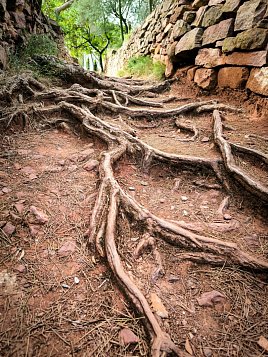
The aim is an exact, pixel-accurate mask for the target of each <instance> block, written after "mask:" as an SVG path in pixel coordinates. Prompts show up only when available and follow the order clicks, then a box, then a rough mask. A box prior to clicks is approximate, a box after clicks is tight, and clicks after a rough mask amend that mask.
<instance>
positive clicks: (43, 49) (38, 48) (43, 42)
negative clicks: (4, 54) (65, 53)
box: [21, 34, 58, 57]
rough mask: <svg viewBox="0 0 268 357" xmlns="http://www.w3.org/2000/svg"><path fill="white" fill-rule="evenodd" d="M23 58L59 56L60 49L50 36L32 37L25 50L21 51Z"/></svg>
mask: <svg viewBox="0 0 268 357" xmlns="http://www.w3.org/2000/svg"><path fill="white" fill-rule="evenodd" d="M21 52H22V53H23V57H31V56H33V55H53V56H56V55H57V54H58V48H57V44H56V42H55V41H53V40H52V39H51V38H50V37H49V36H48V35H44V34H40V35H31V36H30V37H29V39H28V41H27V44H26V46H25V47H24V48H22V49H21Z"/></svg>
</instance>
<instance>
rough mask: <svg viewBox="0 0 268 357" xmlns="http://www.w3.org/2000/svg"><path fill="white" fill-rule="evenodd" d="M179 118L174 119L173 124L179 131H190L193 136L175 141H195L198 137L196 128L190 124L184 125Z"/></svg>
mask: <svg viewBox="0 0 268 357" xmlns="http://www.w3.org/2000/svg"><path fill="white" fill-rule="evenodd" d="M180 119H181V118H179V119H176V121H175V124H176V126H177V127H178V128H179V129H182V130H186V131H190V132H191V133H193V136H191V137H190V138H186V139H177V140H179V141H186V142H187V141H195V140H196V139H197V137H198V135H199V131H198V129H197V128H196V126H194V125H190V124H186V123H182V122H181V120H180Z"/></svg>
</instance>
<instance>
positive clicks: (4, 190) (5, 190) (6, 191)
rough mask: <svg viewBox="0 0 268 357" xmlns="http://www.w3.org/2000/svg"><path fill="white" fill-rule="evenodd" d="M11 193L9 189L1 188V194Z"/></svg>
mask: <svg viewBox="0 0 268 357" xmlns="http://www.w3.org/2000/svg"><path fill="white" fill-rule="evenodd" d="M11 191H12V190H11V188H8V187H4V188H2V192H3V193H9V192H11Z"/></svg>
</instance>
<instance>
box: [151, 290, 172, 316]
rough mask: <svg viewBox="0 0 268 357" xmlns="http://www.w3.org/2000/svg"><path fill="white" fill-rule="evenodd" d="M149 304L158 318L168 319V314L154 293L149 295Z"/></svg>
mask: <svg viewBox="0 0 268 357" xmlns="http://www.w3.org/2000/svg"><path fill="white" fill-rule="evenodd" d="M151 304H152V308H153V310H154V312H155V313H156V314H157V315H158V316H160V317H162V318H163V319H167V318H168V312H167V310H166V308H165V306H164V305H163V303H162V301H161V300H160V298H159V297H158V296H157V295H156V294H155V293H151Z"/></svg>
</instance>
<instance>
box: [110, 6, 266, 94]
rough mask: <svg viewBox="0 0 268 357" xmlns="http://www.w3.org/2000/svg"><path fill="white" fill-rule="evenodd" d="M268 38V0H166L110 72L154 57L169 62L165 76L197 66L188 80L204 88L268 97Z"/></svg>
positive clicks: (121, 52) (116, 57)
mask: <svg viewBox="0 0 268 357" xmlns="http://www.w3.org/2000/svg"><path fill="white" fill-rule="evenodd" d="M267 40H268V0H249V1H244V0H194V1H187V0H177V1H171V0H165V1H164V2H163V3H161V4H160V5H159V6H158V7H157V8H156V9H155V11H154V12H153V13H152V14H150V15H149V16H148V17H147V19H146V20H145V22H144V23H143V24H142V25H141V26H140V27H139V28H137V29H136V31H135V32H134V33H133V35H132V37H131V38H130V40H129V41H128V43H127V44H125V45H124V46H123V48H121V49H120V50H119V51H118V52H117V53H116V54H114V55H113V56H112V58H110V62H109V64H108V72H109V70H110V71H111V69H113V73H112V74H115V71H116V70H118V69H119V68H122V66H123V64H124V63H125V62H126V60H127V59H128V58H130V57H132V56H139V55H151V56H152V57H153V58H154V59H155V60H159V61H162V62H164V63H165V65H166V76H167V77H170V76H172V75H173V74H174V73H175V71H176V69H177V68H179V67H182V66H184V65H187V66H189V65H193V67H192V68H190V69H189V71H190V72H189V73H188V78H189V80H192V81H194V82H195V83H196V84H197V85H198V86H200V87H201V88H203V89H208V90H210V89H213V88H215V87H216V86H217V85H218V86H220V87H230V88H248V89H249V90H251V91H253V92H255V93H258V94H261V95H264V96H268V67H267ZM114 63H116V64H117V66H114V65H112V64H114Z"/></svg>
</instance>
